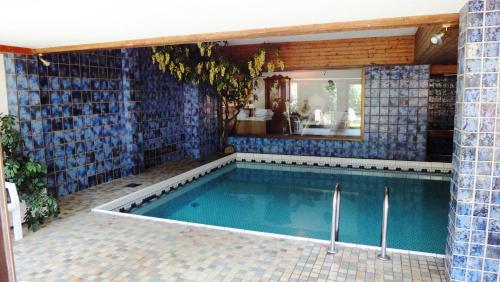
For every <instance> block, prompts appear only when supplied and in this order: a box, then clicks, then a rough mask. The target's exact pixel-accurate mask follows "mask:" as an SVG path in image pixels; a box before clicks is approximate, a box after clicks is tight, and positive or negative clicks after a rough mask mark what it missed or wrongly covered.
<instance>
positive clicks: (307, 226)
mask: <svg viewBox="0 0 500 282" xmlns="http://www.w3.org/2000/svg"><path fill="white" fill-rule="evenodd" d="M432 175H433V178H435V179H433V180H431V179H430V178H431V174H422V173H406V172H398V173H382V172H367V171H366V170H353V169H334V168H319V167H318V168H316V167H313V168H310V167H305V168H303V167H297V166H284V165H268V164H248V163H243V164H240V163H238V164H231V165H229V166H226V167H224V168H222V169H219V170H217V171H215V172H212V173H210V174H208V175H206V176H204V177H202V178H200V179H198V180H196V181H193V182H191V183H189V184H186V185H185V186H184V187H182V188H180V189H178V190H176V191H174V192H171V193H169V194H167V195H165V196H162V197H161V198H159V199H157V200H156V201H153V202H150V203H147V204H144V205H143V206H141V207H139V208H137V209H135V210H132V211H131V213H134V214H140V215H145V216H151V217H158V218H167V219H173V220H180V221H188V222H195V223H201V224H209V225H217V226H224V227H232V228H239V229H247V230H254V231H262V232H269V233H277V234H286V235H293V236H301V237H309V238H316V239H325V240H329V238H330V226H331V210H332V190H333V187H334V185H335V183H337V182H338V183H340V184H341V187H342V189H341V190H342V193H341V209H340V227H339V229H340V231H339V233H340V234H339V240H340V241H342V242H348V243H355V244H364V245H372V246H378V245H379V244H380V232H381V231H380V225H381V214H382V202H383V196H384V195H383V194H384V193H383V188H384V186H388V187H389V188H390V201H389V203H390V209H389V229H388V239H387V240H388V241H387V243H388V247H390V248H397V249H406V250H414V251H422V252H431V253H440V254H443V253H444V250H445V241H446V234H447V231H446V227H447V219H448V217H447V215H448V204H449V198H450V195H449V186H450V182H449V178H448V176H446V175H438V176H436V174H432ZM425 178H426V179H425Z"/></svg>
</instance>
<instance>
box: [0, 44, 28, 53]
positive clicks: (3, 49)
mask: <svg viewBox="0 0 500 282" xmlns="http://www.w3.org/2000/svg"><path fill="white" fill-rule="evenodd" d="M34 52H35V51H34V50H33V49H30V48H24V47H16V46H10V45H0V53H16V54H24V55H32V54H34Z"/></svg>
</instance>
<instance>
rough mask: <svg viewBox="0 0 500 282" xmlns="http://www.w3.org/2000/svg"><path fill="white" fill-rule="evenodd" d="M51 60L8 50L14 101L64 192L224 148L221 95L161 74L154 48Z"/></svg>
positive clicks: (32, 147) (27, 143)
mask: <svg viewBox="0 0 500 282" xmlns="http://www.w3.org/2000/svg"><path fill="white" fill-rule="evenodd" d="M45 58H46V59H48V60H49V61H50V62H51V64H50V66H48V67H46V66H44V65H43V64H41V63H40V62H39V61H38V59H37V57H36V56H26V55H13V54H6V55H5V70H6V81H7V96H8V97H7V98H8V109H9V114H11V115H15V116H16V117H18V119H19V128H20V131H21V134H22V138H23V140H24V152H25V154H27V155H29V156H31V157H32V158H34V159H36V160H38V161H40V162H42V163H44V164H46V165H47V168H48V173H47V183H48V184H49V186H50V187H53V189H54V190H55V191H56V192H57V194H59V195H66V194H69V193H73V192H75V191H79V190H82V189H86V188H88V187H91V186H94V185H97V184H101V183H104V182H107V181H110V180H112V179H117V178H120V177H122V176H126V175H130V174H136V173H139V172H141V171H144V170H145V169H147V168H149V167H154V166H157V165H160V164H163V163H166V162H169V161H172V160H177V159H179V158H183V157H193V158H200V157H203V156H206V155H207V154H210V153H213V152H215V151H216V150H217V145H218V131H217V127H216V126H214V124H215V125H216V124H217V109H218V104H217V99H209V98H207V97H213V95H211V94H210V93H208V92H206V93H204V92H203V91H198V89H197V88H195V87H193V86H186V85H183V84H179V83H177V82H176V80H175V79H173V78H172V77H171V76H170V75H168V74H163V73H161V72H160V71H158V70H157V67H156V66H154V65H153V64H151V51H150V49H149V48H138V49H121V50H120V49H117V50H107V51H95V52H76V53H61V54H51V55H46V56H45ZM187 114H189V119H187V118H186V117H185V116H186V115H187Z"/></svg>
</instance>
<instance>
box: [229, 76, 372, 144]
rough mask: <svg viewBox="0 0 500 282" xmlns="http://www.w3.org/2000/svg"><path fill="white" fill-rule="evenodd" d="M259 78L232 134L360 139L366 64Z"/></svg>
mask: <svg viewBox="0 0 500 282" xmlns="http://www.w3.org/2000/svg"><path fill="white" fill-rule="evenodd" d="M258 82H259V83H258V85H259V87H258V89H257V90H256V95H255V97H253V99H250V101H248V103H247V104H246V105H245V107H244V108H243V109H242V110H241V111H240V114H239V115H238V117H237V124H236V127H235V132H233V133H234V134H236V135H269V136H273V137H276V136H283V137H299V138H300V137H319V138H333V139H335V138H336V139H351V140H359V139H361V137H362V134H363V99H364V88H363V69H342V70H320V71H318V70H314V71H294V72H282V73H277V74H273V75H272V76H267V77H265V78H262V79H261V81H258Z"/></svg>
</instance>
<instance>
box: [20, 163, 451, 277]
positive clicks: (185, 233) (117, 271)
mask: <svg viewBox="0 0 500 282" xmlns="http://www.w3.org/2000/svg"><path fill="white" fill-rule="evenodd" d="M198 165H200V162H195V161H190V160H181V161H178V162H175V163H172V164H169V165H165V166H162V167H159V168H155V169H153V170H151V171H148V172H146V173H143V174H141V175H138V176H132V177H127V178H123V179H118V180H115V181H112V182H109V183H106V184H103V185H100V186H96V187H94V188H92V189H88V190H86V191H83V192H79V193H76V194H73V195H70V196H67V197H64V198H62V199H61V208H62V213H61V216H60V218H58V219H54V220H51V221H50V222H49V223H47V224H46V226H44V227H43V228H42V229H41V230H39V231H37V232H35V233H27V234H26V237H25V238H24V239H23V240H21V241H19V242H16V243H15V244H14V253H15V259H16V269H17V275H18V280H19V281H268V280H271V281H442V280H443V281H444V274H443V273H444V267H443V260H442V259H438V258H434V257H426V256H416V255H402V254H391V256H392V260H391V261H389V262H382V261H380V260H377V259H375V255H376V252H375V251H372V250H366V249H358V248H348V247H341V248H340V253H338V254H337V255H335V256H330V255H327V254H326V249H327V246H326V245H324V244H319V243H311V242H305V241H296V240H284V239H275V238H268V237H263V236H257V235H249V234H240V233H231V232H228V231H221V230H213V229H206V228H198V227H191V226H184V225H177V224H171V223H162V222H154V221H149V220H140V219H134V218H125V217H117V216H112V215H105V214H97V213H93V212H91V211H90V208H92V207H95V206H97V205H99V204H102V203H105V202H107V201H109V200H112V199H115V198H117V197H119V196H122V195H124V194H127V193H130V192H133V191H136V190H138V189H142V188H144V187H145V186H147V185H149V184H151V183H154V182H157V181H159V180H161V179H165V178H168V177H171V176H173V175H176V174H178V173H180V172H182V171H185V170H188V169H190V168H192V167H195V166H198ZM130 182H135V183H142V184H143V185H141V186H139V187H135V188H125V187H124V186H125V185H126V184H128V183H130Z"/></svg>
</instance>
